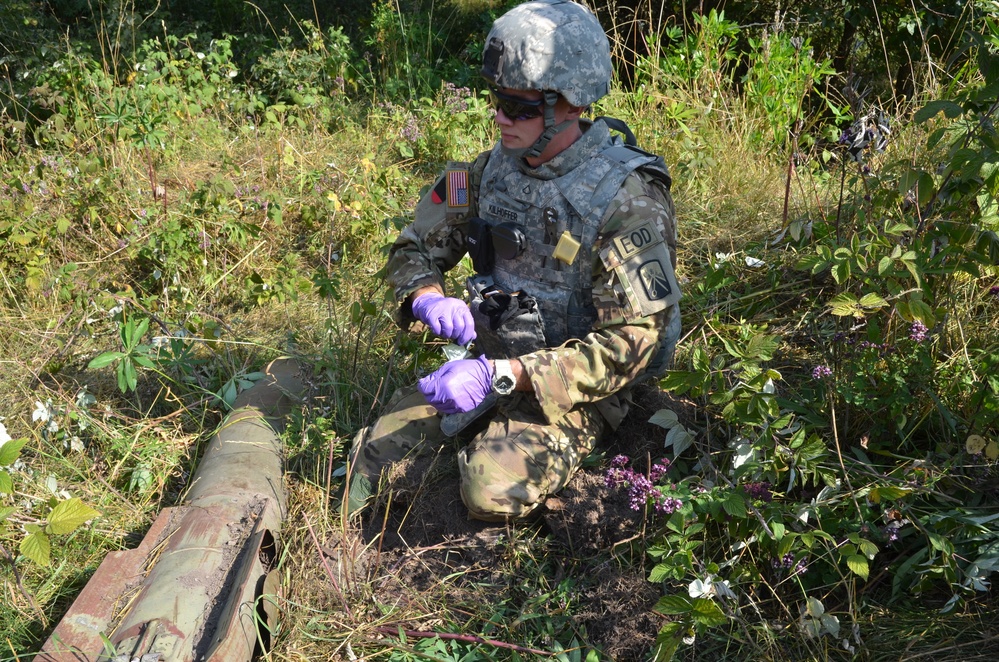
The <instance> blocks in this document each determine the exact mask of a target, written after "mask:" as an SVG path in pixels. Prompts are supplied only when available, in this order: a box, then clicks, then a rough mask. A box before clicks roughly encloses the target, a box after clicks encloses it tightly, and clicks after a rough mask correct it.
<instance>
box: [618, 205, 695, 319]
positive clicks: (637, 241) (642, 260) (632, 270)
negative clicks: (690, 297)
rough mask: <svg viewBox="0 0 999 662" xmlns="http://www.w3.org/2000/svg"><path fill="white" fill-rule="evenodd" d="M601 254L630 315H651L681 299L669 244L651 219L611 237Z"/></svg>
mask: <svg viewBox="0 0 999 662" xmlns="http://www.w3.org/2000/svg"><path fill="white" fill-rule="evenodd" d="M600 257H601V260H602V261H603V263H604V266H605V267H606V268H607V269H608V270H612V271H613V272H614V274H615V275H616V276H617V280H618V287H620V288H621V292H622V293H623V294H624V298H625V299H626V300H627V304H628V308H629V309H630V313H631V315H632V316H634V317H636V318H637V317H645V316H648V315H652V314H654V313H658V312H660V311H663V310H665V309H667V308H669V307H670V306H672V305H673V304H675V303H676V302H677V301H679V300H680V286H679V284H678V283H677V281H676V274H675V273H674V271H673V264H672V262H671V261H670V253H669V246H668V245H667V244H666V241H665V240H664V239H663V237H662V235H661V234H660V232H659V231H658V230H657V229H656V226H655V223H653V222H652V221H651V220H645V221H642V222H641V223H639V224H637V225H635V226H632V227H630V228H628V229H627V230H624V231H622V232H621V233H619V234H617V235H615V236H614V237H612V238H611V241H610V244H609V245H608V247H607V248H605V249H604V250H603V251H601V255H600Z"/></svg>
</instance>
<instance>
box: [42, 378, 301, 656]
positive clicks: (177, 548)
mask: <svg viewBox="0 0 999 662" xmlns="http://www.w3.org/2000/svg"><path fill="white" fill-rule="evenodd" d="M265 372H266V377H265V378H263V379H261V380H260V381H259V382H258V383H257V384H256V385H255V386H254V387H253V388H251V389H249V390H247V391H245V392H243V393H242V394H240V396H239V397H238V398H237V399H236V402H235V405H234V409H233V411H232V412H231V413H230V414H229V415H228V416H227V417H226V418H225V420H224V421H223V423H222V425H221V426H220V428H219V430H218V432H216V434H215V435H214V436H213V437H212V439H211V441H210V442H209V444H208V447H207V449H206V450H205V452H204V455H203V457H202V459H201V461H200V463H199V465H198V469H197V471H196V472H195V474H194V476H193V479H192V481H191V486H190V488H189V490H188V493H187V495H186V497H185V498H184V501H183V503H182V505H180V506H178V507H175V508H167V509H165V510H163V512H161V513H160V515H159V517H158V518H157V519H156V521H155V522H154V523H153V525H152V527H151V528H150V530H149V531H148V532H147V534H146V537H145V538H144V539H143V541H142V543H141V544H140V546H139V547H138V548H137V549H134V550H128V551H124V552H112V553H110V554H108V556H107V557H106V558H105V560H104V562H103V563H102V564H101V566H100V567H99V568H98V569H97V572H96V573H94V576H93V577H92V578H91V579H90V581H89V582H88V583H87V586H86V587H85V588H84V590H83V591H82V592H81V593H80V595H79V596H78V597H77V599H76V601H75V602H74V603H73V606H72V607H70V609H69V612H68V613H67V614H66V615H65V616H64V617H63V619H62V621H61V622H60V623H59V625H58V626H57V627H56V629H55V631H54V632H53V633H52V635H51V637H50V638H49V640H48V641H47V642H46V644H45V646H44V648H43V649H42V652H41V653H40V654H39V655H38V656H36V657H35V660H36V662H53V661H60V662H61V661H63V660H66V661H69V660H74V661H77V660H78V661H81V662H83V661H87V662H90V661H97V660H103V661H107V660H113V661H114V662H121V661H124V662H130V661H131V660H136V659H138V660H141V661H142V662H156V661H162V662H166V661H171V660H177V661H180V660H184V661H190V660H219V661H221V660H225V661H227V662H235V661H240V660H250V659H251V657H252V656H253V654H254V650H255V649H256V648H257V646H258V645H259V644H260V643H264V641H262V640H265V639H266V637H267V633H268V630H267V628H266V627H260V626H261V625H266V626H268V627H272V626H273V624H274V620H276V609H275V608H274V606H275V605H274V600H273V596H275V595H276V594H277V592H278V590H279V582H278V581H277V576H276V572H275V570H274V565H275V563H276V559H277V545H278V534H279V533H280V530H281V523H282V521H283V520H284V517H285V514H286V497H285V492H284V486H283V461H282V456H283V453H282V446H281V440H280V438H279V436H278V434H279V432H280V431H281V429H282V428H283V427H284V419H285V417H286V415H287V414H288V412H289V411H290V410H291V407H292V406H293V404H294V403H295V402H296V401H297V400H298V398H299V397H300V396H301V395H302V393H303V392H304V390H305V380H304V377H303V375H302V373H301V369H300V367H299V365H298V364H297V363H296V362H295V361H293V360H288V359H279V360H277V361H274V362H273V363H271V364H270V365H269V366H268V367H267V368H266V371H265ZM269 596H270V597H269ZM102 636H104V637H107V639H109V640H110V641H111V642H112V643H113V644H114V648H115V650H114V652H113V653H108V652H107V651H105V644H104V640H103V639H102Z"/></svg>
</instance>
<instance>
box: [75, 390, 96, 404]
mask: <svg viewBox="0 0 999 662" xmlns="http://www.w3.org/2000/svg"><path fill="white" fill-rule="evenodd" d="M95 402H97V398H95V397H94V396H93V394H92V393H90V392H89V391H87V387H86V386H84V387H83V388H82V389H80V392H79V393H77V394H76V406H77V407H80V408H82V409H89V408H90V405H92V404H94V403H95Z"/></svg>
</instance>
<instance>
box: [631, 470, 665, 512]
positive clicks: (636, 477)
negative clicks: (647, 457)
mask: <svg viewBox="0 0 999 662" xmlns="http://www.w3.org/2000/svg"><path fill="white" fill-rule="evenodd" d="M657 494H658V490H656V488H655V487H654V486H653V485H652V481H651V480H649V479H648V478H646V477H645V476H643V475H641V474H636V473H632V476H631V487H630V488H629V489H628V497H629V502H630V503H631V509H632V510H641V509H642V507H643V506H644V505H645V504H646V503H648V501H649V497H650V496H653V497H654V496H655V495H657Z"/></svg>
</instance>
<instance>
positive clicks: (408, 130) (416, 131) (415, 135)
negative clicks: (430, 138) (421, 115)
mask: <svg viewBox="0 0 999 662" xmlns="http://www.w3.org/2000/svg"><path fill="white" fill-rule="evenodd" d="M401 133H402V137H403V138H405V139H406V140H408V141H409V142H411V143H415V142H416V141H417V140H419V139H420V138H422V137H423V132H422V131H420V127H419V125H418V124H417V123H416V118H415V117H410V118H409V119H408V120H406V126H404V127H402V131H401Z"/></svg>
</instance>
